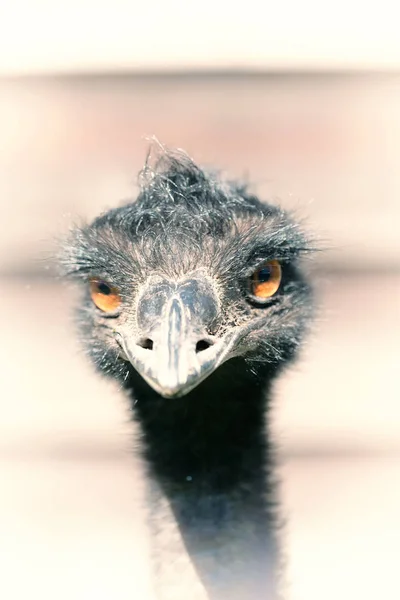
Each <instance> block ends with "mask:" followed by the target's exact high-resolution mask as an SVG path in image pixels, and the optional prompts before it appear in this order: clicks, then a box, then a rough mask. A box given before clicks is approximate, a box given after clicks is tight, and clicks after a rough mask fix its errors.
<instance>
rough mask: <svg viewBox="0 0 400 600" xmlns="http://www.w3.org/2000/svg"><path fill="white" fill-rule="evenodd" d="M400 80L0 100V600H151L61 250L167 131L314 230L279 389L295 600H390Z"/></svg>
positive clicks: (121, 192)
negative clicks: (301, 345)
mask: <svg viewBox="0 0 400 600" xmlns="http://www.w3.org/2000/svg"><path fill="white" fill-rule="evenodd" d="M399 100H400V76H398V75H396V74H391V75H382V74H381V75H374V76H372V75H362V76H361V75H358V76H356V75H332V74H331V75H319V76H318V75H308V76H301V75H300V74H294V75H289V74H287V75H284V76H279V75H276V74H275V75H273V76H268V75H263V74H258V75H256V76H249V75H246V76H245V75H240V76H233V75H230V76H227V75H225V76H218V75H216V74H215V75H213V76H206V75H203V76H199V75H198V76H173V77H172V76H167V75H163V76H157V75H152V76H138V75H136V76H118V77H112V76H108V77H90V76H86V77H83V76H82V77H67V78H62V77H59V78H42V79H40V78H30V79H29V78H28V79H26V78H25V79H3V80H2V81H1V82H0V132H1V136H0V198H1V200H0V201H1V215H2V225H1V236H0V271H1V279H0V285H1V287H0V309H1V315H2V326H1V338H2V343H1V344H0V371H1V373H0V376H1V395H0V408H1V413H0V414H1V418H0V597H1V598H5V599H10V600H21V599H22V598H26V597H27V596H28V597H29V598H31V599H36V598H37V599H38V600H39V599H40V600H47V599H49V600H50V599H53V598H54V597H57V598H59V599H64V598H65V599H67V598H68V599H70V598H74V599H75V598H76V599H78V600H87V599H88V598H92V597H93V598H96V599H97V600H100V599H103V598H104V599H108V598H113V599H115V600H125V599H126V600H128V599H131V598H137V599H139V600H146V599H147V598H150V597H151V596H150V591H149V590H150V588H149V574H148V568H147V567H148V560H147V534H146V530H145V527H144V511H143V506H142V500H143V497H142V492H143V482H142V477H141V472H140V465H138V464H137V462H136V461H135V460H134V458H133V453H132V445H133V441H132V426H131V425H130V424H129V414H128V411H127V403H126V400H125V398H124V397H123V395H122V394H121V392H120V391H119V390H117V389H115V388H114V386H113V385H111V384H109V383H107V382H104V381H101V380H99V378H98V377H97V376H96V375H95V374H94V373H93V372H92V371H91V369H90V367H89V366H87V365H86V362H85V359H84V357H83V356H81V355H80V353H79V349H78V347H77V345H76V342H75V337H74V336H75V334H74V330H73V326H72V323H71V318H70V316H71V315H70V313H71V307H72V304H73V300H74V295H73V293H72V292H71V291H70V290H69V289H68V288H65V287H64V286H62V285H61V284H60V283H59V282H57V281H55V280H54V279H53V278H52V274H53V267H52V263H51V261H50V262H48V261H45V260H44V259H45V258H46V257H47V256H48V255H49V253H51V251H52V248H53V247H54V243H53V238H54V237H56V236H57V235H59V234H60V233H62V232H64V231H66V230H67V229H68V227H69V226H70V224H71V223H72V222H73V221H74V220H75V219H76V218H78V216H82V217H85V218H91V217H92V216H94V215H95V214H97V213H98V212H99V211H101V210H103V209H105V208H107V207H110V206H114V205H115V204H117V203H118V202H119V201H120V200H121V199H123V198H127V197H129V196H132V195H134V182H135V177H136V172H137V170H138V169H139V168H140V166H141V164H142V162H143V158H144V154H145V151H146V144H145V142H144V141H143V136H145V135H149V134H156V135H157V136H158V137H159V139H160V140H162V141H163V142H165V143H167V144H170V145H173V146H175V145H177V146H181V147H184V148H185V149H186V150H187V151H188V152H189V153H191V154H192V155H193V156H194V158H195V159H196V160H198V161H200V162H202V163H205V164H218V165H220V166H221V167H223V168H224V169H226V170H227V172H228V173H229V174H230V175H235V176H242V175H244V176H246V177H248V178H249V179H250V180H251V181H254V182H255V184H256V189H257V190H258V191H259V192H260V193H261V195H262V196H263V197H265V198H272V199H274V200H276V201H280V202H281V203H282V204H283V205H284V206H286V207H288V208H293V209H295V210H296V212H297V215H298V216H299V217H307V224H308V226H309V228H310V229H311V230H313V231H316V232H317V233H318V234H319V236H320V237H321V245H323V246H324V247H325V248H326V251H324V252H323V253H321V255H320V256H319V257H318V259H317V260H316V261H315V265H314V271H315V278H316V281H317V288H318V298H319V306H320V309H319V314H318V318H317V321H316V326H315V331H314V333H313V336H312V338H311V340H310V343H309V345H308V347H307V349H306V351H305V352H304V353H303V357H302V360H301V361H300V362H299V363H298V364H297V365H296V366H295V367H294V368H293V369H292V371H291V372H290V374H288V375H287V376H286V377H284V378H283V379H282V380H281V381H280V382H279V384H278V386H277V390H276V402H275V411H274V419H273V431H274V435H275V437H276V439H277V441H278V442H279V446H280V458H281V467H280V473H281V478H282V501H283V513H284V516H285V518H286V519H287V527H286V530H285V532H284V540H285V543H284V545H285V553H286V555H287V556H286V558H287V573H286V578H287V581H288V592H287V599H288V600H304V599H305V598H306V599H307V600H314V599H315V600H320V598H324V600H331V599H332V600H334V599H335V600H337V598H343V599H344V600H347V599H348V600H356V599H357V600H358V599H359V598H362V599H363V600H372V599H373V600H376V598H380V597H382V598H398V597H400V583H399V581H398V575H397V572H398V568H397V565H398V555H399V548H400V514H399V507H400V462H399V461H400V442H399V440H400V393H399V392H400V384H399V368H398V365H399V350H398V345H399V334H400V318H399V317H400V314H399V300H400V271H399V251H400V242H399V235H398V223H399V217H400V203H399V192H400V175H399V173H400V168H399V167H400V152H399V151H400V142H399V140H400V135H399V134H400V112H399V106H400V104H399Z"/></svg>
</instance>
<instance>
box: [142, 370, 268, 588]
mask: <svg viewBox="0 0 400 600" xmlns="http://www.w3.org/2000/svg"><path fill="white" fill-rule="evenodd" d="M266 375H267V374H265V373H264V377H261V378H260V377H259V378H257V379H256V378H255V377H254V376H253V375H251V374H250V373H249V372H248V371H247V369H246V368H245V365H244V363H241V362H239V361H230V363H227V364H226V365H223V366H222V367H221V368H220V370H219V372H216V373H215V374H214V375H213V376H212V377H210V378H209V379H208V380H206V381H205V382H203V384H201V385H200V386H199V387H198V388H197V389H195V390H193V392H191V393H190V394H188V395H187V396H185V397H183V398H176V399H165V398H161V397H159V396H157V395H156V394H155V393H154V392H152V390H150V388H149V387H148V386H147V384H144V383H142V382H139V381H138V380H136V379H135V381H134V395H135V399H136V401H137V402H136V405H135V411H136V415H137V419H138V421H139V422H140V424H141V427H142V431H143V436H144V457H145V459H146V461H147V464H148V469H149V473H150V477H151V480H152V494H153V498H152V504H151V507H152V510H151V512H152V514H151V525H152V528H153V532H154V534H155V540H154V542H155V544H156V547H155V555H156V559H157V558H158V560H157V563H158V571H159V576H160V580H159V592H158V593H159V596H158V597H159V598H163V599H164V598H169V597H171V598H174V600H180V598H182V599H183V598H188V597H190V598H191V599H194V598H196V599H197V598H199V599H202V600H203V598H204V599H209V600H225V599H228V598H229V599H230V600H239V599H240V600H253V599H261V598H265V599H266V600H271V599H273V598H275V597H276V583H275V580H276V562H277V560H276V559H277V556H276V555H277V552H276V543H275V529H274V520H273V514H272V508H271V507H272V504H273V501H274V496H273V490H272V489H271V485H270V470H271V465H270V448H269V441H268V439H267V433H266V431H267V428H266V426H265V425H266V424H265V415H266V394H267V392H268V388H269V379H270V377H267V376H266ZM269 375H271V374H269ZM160 553H161V555H160ZM183 554H184V555H185V556H183ZM174 565H175V566H174ZM177 565H179V568H178V569H177V570H176V568H177ZM190 570H192V575H191V576H190V575H188V572H189V571H190ZM186 577H188V582H187V584H185V578H186ZM193 577H197V579H198V581H197V582H196V584H197V589H198V594H197V595H193V589H194V587H193V585H194V583H193V581H190V579H191V578H192V579H193ZM186 585H187V586H189V587H190V589H191V590H192V591H190V590H188V589H183V588H184V587H185V586H186Z"/></svg>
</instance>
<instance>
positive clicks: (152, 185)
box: [63, 152, 310, 397]
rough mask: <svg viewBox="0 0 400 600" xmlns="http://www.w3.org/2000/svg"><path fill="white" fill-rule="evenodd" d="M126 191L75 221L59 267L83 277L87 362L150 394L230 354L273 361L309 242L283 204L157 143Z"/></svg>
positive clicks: (285, 355) (296, 312)
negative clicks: (98, 212)
mask: <svg viewBox="0 0 400 600" xmlns="http://www.w3.org/2000/svg"><path fill="white" fill-rule="evenodd" d="M140 183H141V191H140V193H139V196H138V198H137V200H136V202H133V203H131V204H128V205H125V206H122V207H119V208H116V209H114V210H110V211H109V212H107V213H105V214H103V215H102V216H100V217H98V218H97V219H96V220H95V221H94V222H93V223H92V224H90V225H88V226H85V227H82V228H77V229H76V230H75V231H74V232H73V234H72V236H71V238H70V240H69V242H68V244H67V247H66V249H65V253H64V256H63V263H64V266H65V270H66V272H67V273H68V274H69V275H71V276H73V277H74V278H77V279H79V280H80V281H81V282H82V283H83V297H82V299H81V303H80V305H79V306H78V318H79V323H80V329H81V332H82V336H83V341H84V343H85V344H86V346H87V349H88V351H89V354H90V356H91V357H92V359H93V360H94V362H95V364H96V365H97V367H98V368H99V369H100V370H102V371H103V372H105V373H108V374H111V375H113V376H114V377H117V378H119V379H121V380H122V381H124V380H128V379H129V374H130V373H131V372H132V368H133V369H135V370H136V371H137V372H138V373H139V374H140V375H141V376H142V378H143V379H144V380H145V381H146V382H147V383H148V384H149V385H150V386H151V387H152V388H153V389H154V390H155V391H156V392H157V393H158V394H160V395H162V396H165V397H170V396H183V395H185V394H187V393H188V392H190V391H191V390H192V389H193V388H195V387H196V386H198V385H199V384H200V383H201V382H202V381H203V380H204V379H205V378H207V377H208V376H209V375H210V374H212V373H213V372H214V371H216V370H217V369H218V367H219V366H220V365H221V364H222V363H224V362H225V361H228V360H229V359H231V358H232V357H242V359H243V363H244V364H246V366H247V368H248V369H251V370H253V371H254V372H256V371H257V365H266V364H268V365H272V366H273V368H274V369H275V368H277V367H278V366H279V365H281V364H283V363H284V362H285V361H286V360H288V359H289V358H290V357H291V356H292V355H293V353H294V351H295V349H296V347H297V346H298V344H299V341H300V339H301V335H302V332H303V329H304V325H305V323H306V322H307V320H308V317H309V315H310V289H309V286H308V284H307V282H306V281H305V279H304V278H303V276H302V273H301V270H300V268H299V266H298V260H299V258H300V256H301V255H302V254H304V253H306V252H308V251H309V250H310V248H309V246H308V243H307V241H306V239H305V237H304V235H303V233H302V232H301V230H300V228H299V227H298V225H297V224H296V223H294V222H293V221H292V220H291V219H290V218H289V217H288V216H287V215H286V214H285V213H284V212H283V211H282V210H280V209H279V208H276V207H274V206H270V205H267V204H263V203H261V202H260V201H259V200H258V199H257V198H256V197H254V196H252V195H250V194H249V193H248V192H247V191H246V188H245V187H243V186H240V185H239V184H237V183H230V182H224V181H222V180H220V179H219V177H218V176H217V175H216V174H212V173H206V172H204V171H203V170H201V169H200V168H199V167H197V166H196V165H195V164H194V163H193V162H192V161H191V160H190V159H189V158H188V157H187V156H186V155H184V154H183V153H177V152H175V153H167V152H165V153H163V154H162V155H161V157H160V158H159V159H158V161H157V163H156V165H155V167H150V166H149V165H146V166H145V168H144V170H143V171H142V173H141V176H140Z"/></svg>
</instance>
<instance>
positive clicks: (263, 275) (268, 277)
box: [250, 260, 282, 301]
mask: <svg viewBox="0 0 400 600" xmlns="http://www.w3.org/2000/svg"><path fill="white" fill-rule="evenodd" d="M281 279H282V269H281V265H280V264H279V262H278V261H277V260H270V261H268V262H266V263H264V264H263V265H261V267H259V268H258V269H257V271H255V272H254V273H253V275H252V276H251V277H250V294H251V295H252V296H253V297H254V298H255V299H257V300H261V301H263V300H266V299H267V298H271V296H273V295H274V294H276V292H277V291H278V289H279V286H280V283H281Z"/></svg>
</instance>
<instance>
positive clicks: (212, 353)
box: [119, 278, 233, 397]
mask: <svg viewBox="0 0 400 600" xmlns="http://www.w3.org/2000/svg"><path fill="white" fill-rule="evenodd" d="M218 312H219V302H218V296H217V291H216V289H215V287H214V284H213V283H212V281H211V280H209V279H205V278H198V279H196V278H192V279H188V280H186V281H185V282H183V283H181V284H180V285H177V284H174V283H172V282H169V281H166V280H163V281H162V282H157V283H153V284H149V285H148V286H147V287H146V289H145V291H144V292H143V293H142V295H141V297H140V299H139V303H138V309H137V320H138V326H139V329H140V330H141V331H142V332H144V335H143V336H142V337H140V338H139V339H136V340H134V339H132V336H131V335H130V336H129V335H126V334H124V333H122V332H121V334H120V337H119V343H120V345H121V347H122V349H123V351H124V354H125V355H126V357H127V359H128V360H129V361H130V362H131V364H132V365H133V367H134V368H135V369H136V370H137V371H138V373H139V374H140V375H141V376H142V377H143V379H145V381H146V382H147V383H148V384H149V385H150V386H151V387H152V388H153V389H154V390H156V391H157V392H158V393H159V394H161V395H162V396H164V397H173V396H184V395H185V394H187V393H188V392H190V390H192V389H193V388H194V387H196V386H197V385H198V384H199V383H200V382H201V381H203V380H204V379H205V378H206V377H208V375H210V374H211V373H212V372H213V371H215V369H216V368H217V367H218V366H219V365H220V364H221V363H222V362H224V361H225V360H226V359H227V358H229V356H230V355H231V353H230V351H231V347H232V341H233V340H232V336H224V337H223V338H221V339H216V338H214V337H213V336H211V335H209V334H208V333H206V332H207V328H208V326H209V325H210V324H211V323H212V322H213V321H214V320H215V319H216V317H217V316H218ZM228 338H229V339H228Z"/></svg>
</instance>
